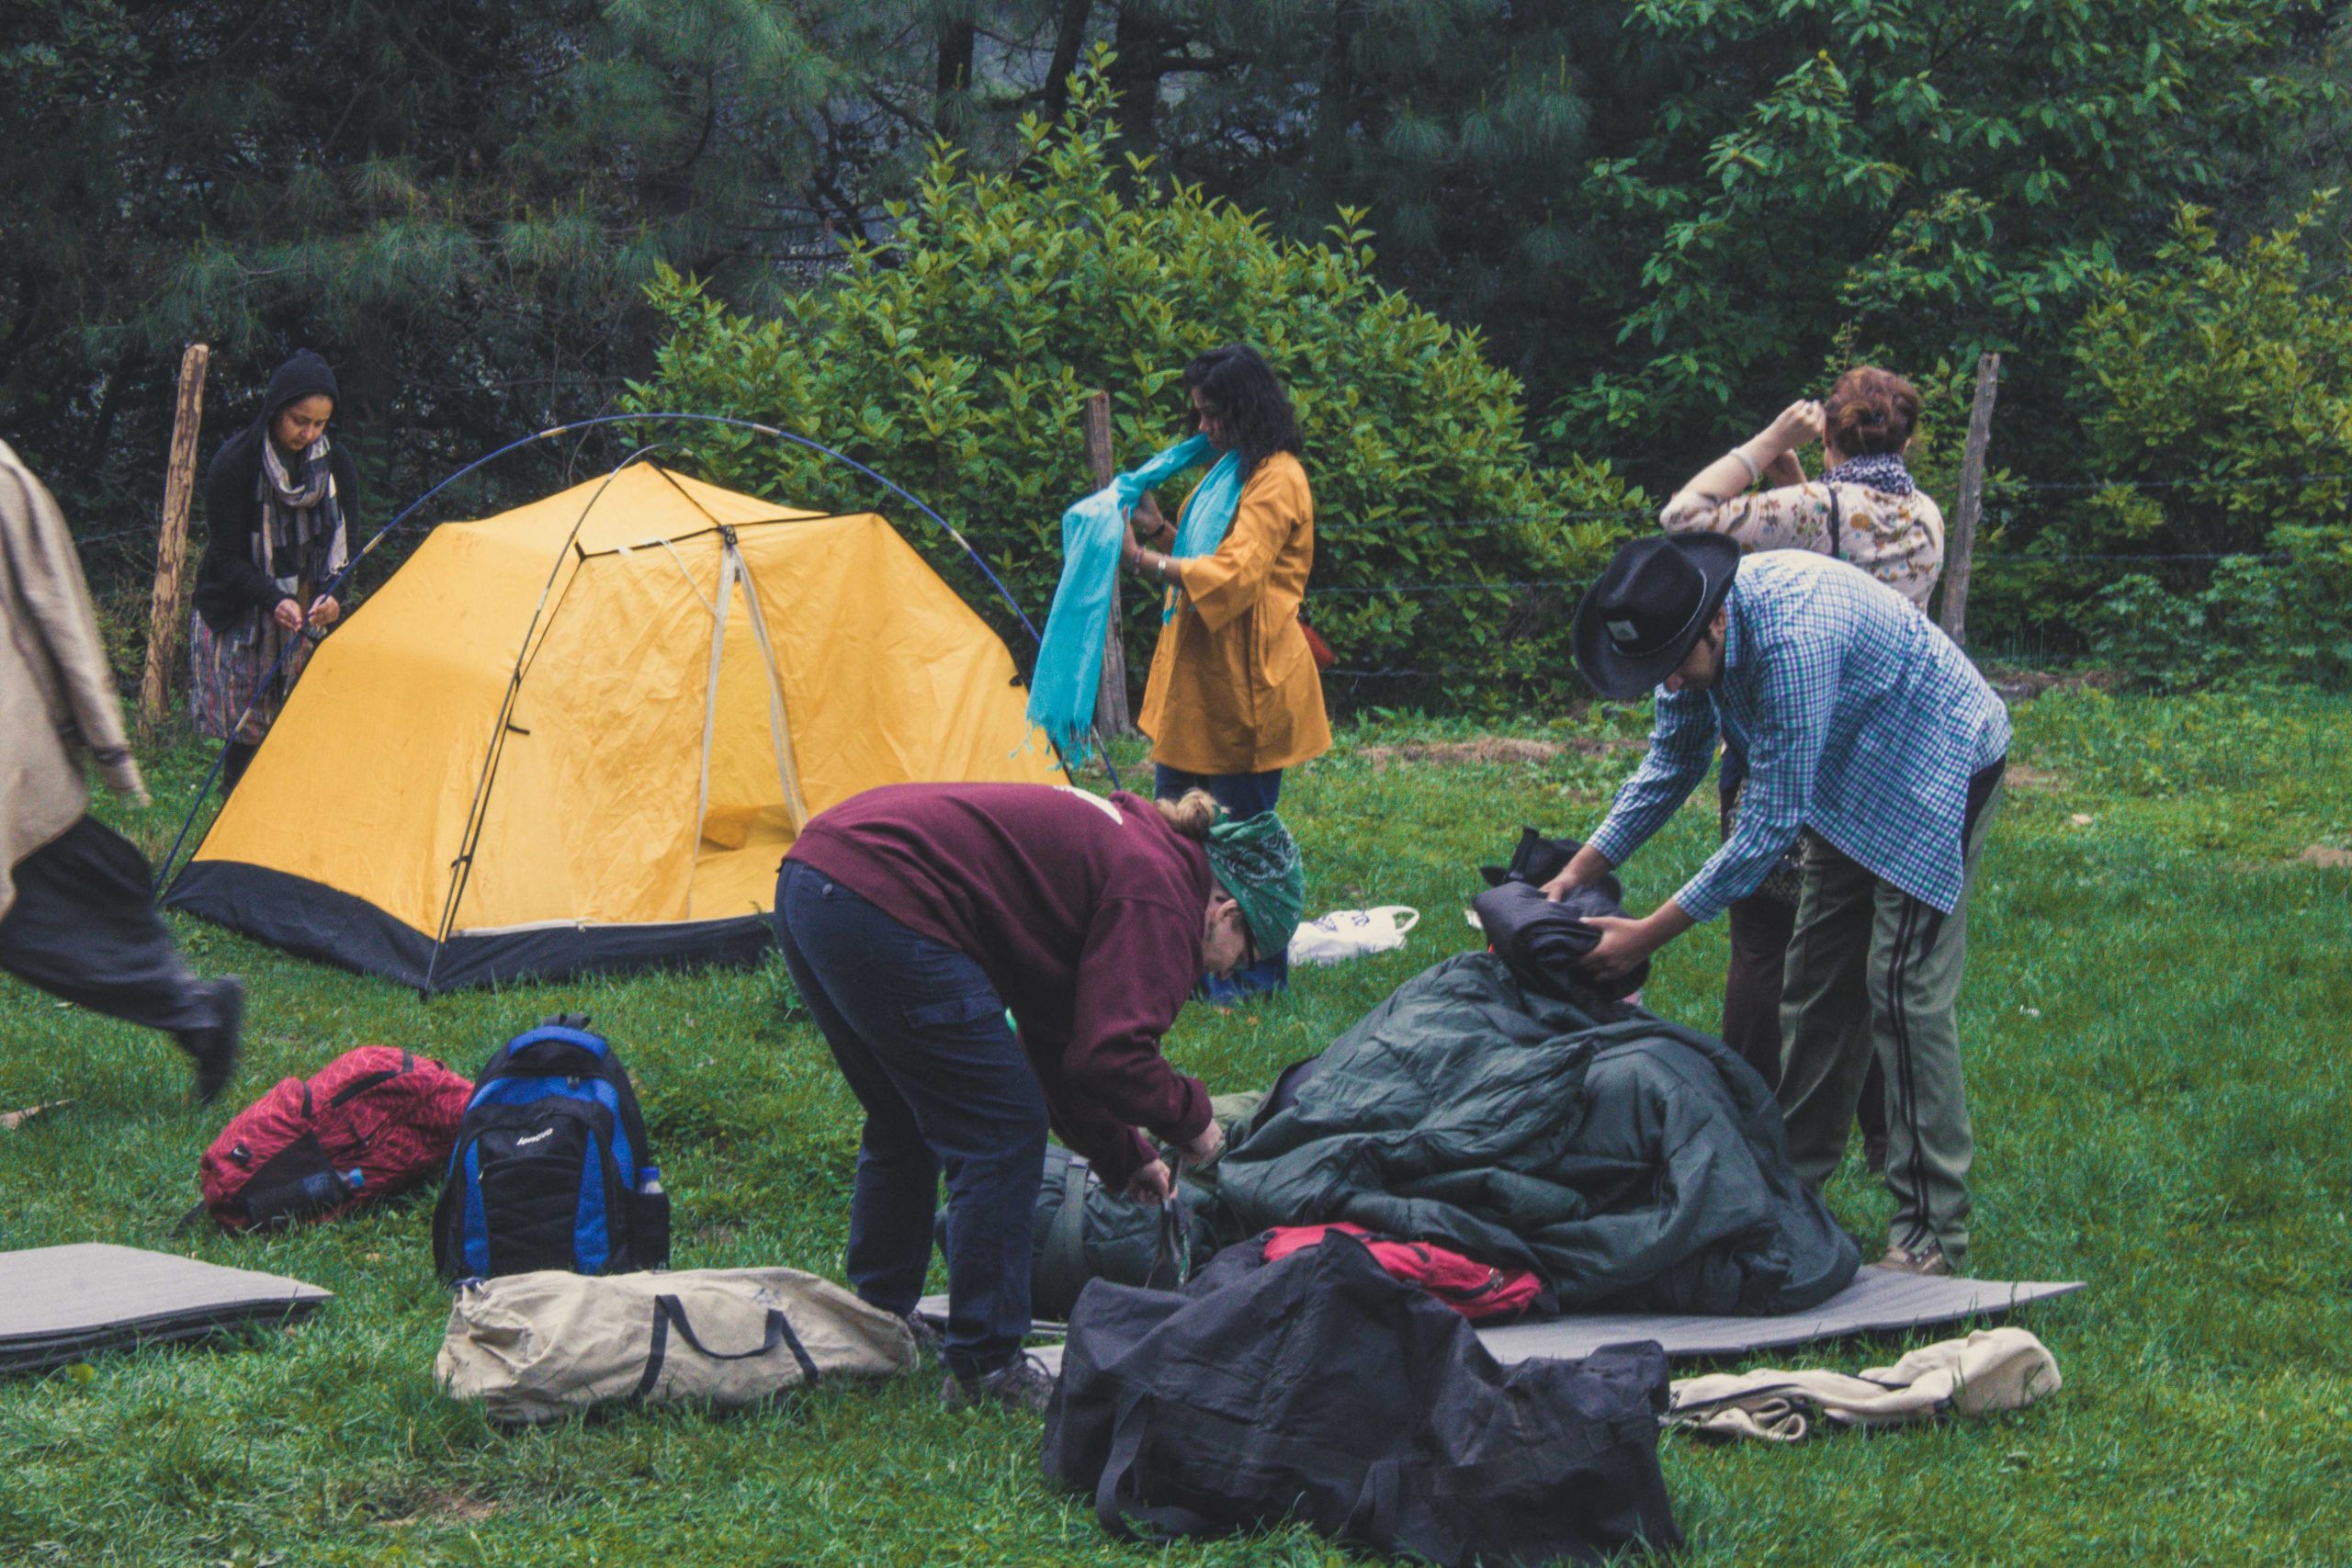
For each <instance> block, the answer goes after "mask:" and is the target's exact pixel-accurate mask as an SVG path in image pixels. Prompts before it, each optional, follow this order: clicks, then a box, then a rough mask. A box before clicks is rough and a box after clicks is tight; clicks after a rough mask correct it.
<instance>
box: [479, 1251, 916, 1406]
mask: <svg viewBox="0 0 2352 1568" xmlns="http://www.w3.org/2000/svg"><path fill="white" fill-rule="evenodd" d="M915 1358H916V1350H915V1341H914V1335H913V1332H912V1331H911V1330H910V1329H909V1328H908V1326H907V1325H906V1324H905V1323H904V1322H903V1321H901V1320H900V1319H899V1318H898V1317H897V1316H895V1315H894V1314H890V1313H887V1312H884V1311H882V1310H881V1309H880V1308H878V1307H871V1306H868V1305H866V1304H865V1303H864V1302H862V1301H859V1300H858V1299H857V1298H856V1297H855V1296H854V1295H852V1294H851V1293H850V1292H847V1291H845V1290H842V1288H841V1287H840V1286H839V1285H836V1284H833V1283H831V1282H830V1281H828V1280H820V1279H819V1278H818V1277H817V1276H816V1275H814V1274H804V1273H802V1272H801V1271H800V1270H799V1269H679V1270H677V1271H675V1272H660V1273H647V1274H607V1275H603V1276H600V1277H594V1278H591V1277H588V1276H583V1275H579V1274H571V1273H566V1272H564V1271H563V1270H561V1269H543V1270H540V1271H538V1272H536V1273H530V1274H504V1275H501V1276H499V1277H498V1278H496V1279H492V1280H468V1281H467V1282H466V1283H465V1284H464V1285H462V1286H461V1287H459V1289H458V1299H457V1301H456V1303H454V1304H452V1305H451V1307H450V1308H449V1328H448V1332H447V1335H446V1336H445V1337H443V1339H442V1341H441V1354H440V1356H439V1357H438V1359H435V1362H434V1367H433V1371H434V1375H435V1377H436V1378H438V1379H439V1380H440V1382H441V1386H442V1387H444V1388H445V1389H447V1391H448V1392H449V1393H450V1394H451V1396H452V1397H454V1398H458V1399H479V1400H481V1402H482V1404H483V1405H484V1407H485V1408H486V1409H487V1410H488V1412H489V1414H490V1416H491V1418H492V1419H493V1420H498V1421H552V1420H554V1419H555V1418H556V1417H558V1416H562V1415H564V1414H565V1413H566V1412H568V1411H572V1410H584V1409H586V1408H588V1407H590V1406H592V1405H597V1404H609V1403H614V1402H617V1401H624V1400H627V1401H660V1400H673V1399H696V1400H703V1401H707V1403H709V1404H714V1405H719V1406H732V1405H738V1404H751V1403H752V1402H753V1401H755V1400H760V1399H764V1398H766V1397H767V1396H768V1395H770V1394H772V1393H779V1392H781V1391H783V1390H785V1389H790V1388H797V1387H798V1386H800V1385H801V1384H802V1383H806V1382H816V1381H817V1380H818V1379H820V1378H829V1377H866V1378H872V1377H888V1376H890V1375H892V1374H894V1373H897V1372H904V1371H912V1370H913V1369H914V1365H915Z"/></svg>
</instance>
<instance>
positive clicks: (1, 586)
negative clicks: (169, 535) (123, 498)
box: [0, 442, 147, 915]
mask: <svg viewBox="0 0 2352 1568" xmlns="http://www.w3.org/2000/svg"><path fill="white" fill-rule="evenodd" d="M85 757H87V758H90V759H94V760H95V761H96V762H97V765H98V772H99V776H100V777H102V778H103V779H105V781H106V783H107V787H108V788H109V789H112V790H113V791H114V792H115V793H116V794H118V795H132V796H135V797H136V798H137V799H138V801H139V802H140V803H141V805H144V804H145V803H146V800H147V792H146V789H145V787H144V786H143V785H142V784H141V782H140V778H139V765H138V764H137V763H136V762H134V761H131V758H130V746H129V744H128V742H127V741H126V739H125V738H124V735H123V728H122V707H121V704H120V702H119V699H118V697H117V696H116V694H115V688H114V679H113V676H112V675H111V674H110V673H109V672H108V671H107V659H106V649H105V647H104V645H103V644H102V643H101V642H100V640H99V637H98V621H97V615H96V612H95V611H94V610H93V609H92V608H91V605H90V591H89V588H88V586H87V585H86V584H85V583H84V581H82V563H81V559H80V558H79V557H78V556H76V555H75V554H74V539H73V536H72V535H71V534H69V533H68V532H67V531H66V527H65V515H64V513H62V512H60V511H59V510H58V509H57V502H56V501H55V500H54V499H53V498H52V497H51V495H50V493H49V491H47V490H46V489H44V488H43V487H42V485H41V482H40V480H39V479H35V478H33V476H32V473H31V471H30V470H28V468H26V467H25V466H24V464H22V463H21V462H19V461H17V454H16V453H15V452H13V451H11V450H10V449H9V447H8V446H7V444H6V442H0V915H5V914H6V913H7V911H8V908H9V907H10V906H11V905H13V904H14V903H15V902H16V899H17V887H16V883H15V880H14V878H13V877H12V876H11V873H12V872H13V871H14V869H15V867H16V865H17V862H19V861H21V860H23V859H24V858H25V857H26V856H27V855H28V854H30V853H32V852H33V851H35V850H37V849H40V847H41V846H42V845H43V844H46V843H48V842H49V841H50V840H52V839H55V838H56V837H57V836H58V835H59V834H60V833H62V832H64V831H65V829H68V828H71V827H72V826H74V823H75V822H77V821H79V820H80V819H81V818H82V814H83V813H84V812H85V811H86V810H88V809H89V803H90V795H89V786H88V784H86V783H85V780H84V777H83V764H84V759H85Z"/></svg>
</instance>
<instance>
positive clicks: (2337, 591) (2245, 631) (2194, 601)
mask: <svg viewBox="0 0 2352 1568" xmlns="http://www.w3.org/2000/svg"><path fill="white" fill-rule="evenodd" d="M2272 538H2273V542H2274V543H2275V544H2276V545H2277V546H2278V550H2279V552H2280V553H2279V555H2278V556H2276V557H2255V556H2232V557H2230V558H2227V559H2225V560H2223V561H2222V563H2221V564H2220V566H2219V567H2217V568H2216V569H2215V570H2214V572H2213V581H2212V582H2211V585H2209V586H2208V587H2206V588H2205V589H2204V590H2203V591H2202V592H2196V593H2184V592H2175V591H2173V590H2171V589H2168V588H2166V587H2165V585H2164V584H2162V583H2160V582H2158V581H2155V580H2154V578H2152V577H2149V576H2147V575H2146V574H2145V573H2134V574H2133V575H2131V576H2130V577H2127V578H2125V579H2124V580H2123V581H2120V582H2119V583H2117V584H2115V585H2114V586H2113V587H2111V588H2109V589H2108V590H2107V591H2106V592H2103V593H2102V594H2101V595H2100V596H2099V604H2098V620H2097V633H2096V638H2097V640H2096V642H2095V645H2094V651H2095V652H2096V653H2097V654H2098V656H2099V657H2100V658H2101V659H2102V660H2106V661H2107V662H2109V663H2110V664H2112V665H2113V666H2114V667H2115V668H2116V669H2117V670H2119V671H2122V672H2123V674H2124V675H2125V676H2126V677H2127V678H2128V679H2130V680H2131V682H2132V683H2133V684H2136V685H2143V686H2151V687H2158V688H2165V689H2177V688H2180V687H2186V686H2197V685H2207V684H2222V685H2240V684H2274V685H2275V684H2306V685H2316V686H2321V687H2324V688H2326V689H2328V690H2330V691H2340V690H2343V689H2344V688H2346V686H2352V536H2347V535H2346V530H2345V529H2344V528H2343V527H2342V526H2341V525H2337V526H2334V527H2316V526H2312V525H2295V524H2290V525H2285V526H2282V527H2280V528H2278V530H2276V531H2275V533H2274V534H2273V536H2272Z"/></svg>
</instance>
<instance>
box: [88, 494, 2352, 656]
mask: <svg viewBox="0 0 2352 1568" xmlns="http://www.w3.org/2000/svg"><path fill="white" fill-rule="evenodd" d="M1605 461H1606V462H1607V464H1608V466H1609V467H1611V468H1614V469H1616V470H1617V471H1620V472H1623V471H1624V469H1625V468H1626V465H1625V464H1624V463H1623V461H1622V460H1620V459H1614V458H1611V459H1606V460H1605ZM2325 484H2345V485H2352V472H2312V473H2296V474H2273V475H2247V476H2240V477H2235V478H2228V479H2219V478H2211V477H2201V476H2185V477H2181V478H2177V479H2113V478H2109V479H2101V478H2089V477H2086V478H2073V479H2001V480H1998V481H1997V482H1996V483H1995V484H1994V485H1993V486H1992V487H1991V488H1992V489H1993V491H1995V497H1994V498H1993V499H1992V500H1991V501H1990V502H1989V504H1988V509H1987V510H1988V513H1989V514H1990V515H1991V516H1992V517H1993V518H1994V519H1995V520H1996V521H1997V522H1999V523H2003V524H2007V523H2010V522H2014V521H2015V520H2016V519H2017V518H2018V515H2019V514H2020V503H2021V502H2024V501H2026V500H2027V499H2029V498H2030V497H2033V496H2037V495H2052V496H2063V495H2074V496H2081V495H2092V494H2098V493H2102V492H2106V491H2124V490H2131V491H2205V492H2211V493H2214V494H2222V493H2226V492H2230V491H2256V490H2274V491H2282V490H2290V489H2291V490H2307V489H2310V488H2312V487H2313V486H2317V485H2325ZM1611 522H1613V523H1617V524H1620V525H1623V527H1624V528H1625V530H1626V531H1627V532H1628V533H1629V534H1633V533H1639V532H1643V531H1646V530H1647V529H1650V528H1654V527H1656V526H1657V508H1656V507H1655V506H1653V505H1650V504H1645V503H1637V502H1627V503H1626V504H1624V505H1622V506H1608V507H1585V508H1572V509H1567V510H1563V511H1558V512H1542V513H1522V514H1510V515H1495V516H1476V517H1436V518H1432V517H1400V516H1381V517H1371V518H1345V517H1324V518H1319V519H1318V520H1317V534H1318V545H1319V547H1320V548H1321V549H1322V550H1323V552H1324V553H1325V556H1326V558H1327V559H1330V558H1341V557H1343V552H1344V551H1345V549H1346V547H1347V541H1348V540H1350V539H1351V538H1356V537H1361V536H1376V535H1380V534H1384V533H1402V532H1412V533H1426V532H1430V531H1437V532H1453V531H1464V532H1478V531H1485V532H1496V531H1505V530H1518V531H1522V532H1525V531H1545V530H1551V529H1557V528H1566V527H1571V526H1574V525H1579V524H1588V523H1611ZM157 536H158V527H157V525H155V524H154V523H152V522H150V523H143V524H140V525H133V526H128V527H117V528H109V529H106V530H103V531H101V532H98V533H95V534H83V535H78V536H75V540H74V543H75V544H76V546H77V547H80V548H81V549H82V550H83V551H84V552H85V558H87V556H88V555H90V554H92V553H96V554H97V555H99V556H101V557H104V558H109V564H110V565H111V566H112V567H113V568H114V571H113V572H110V573H109V574H108V575H110V576H111V575H119V574H128V573H136V572H138V571H140V570H142V569H143V570H149V571H152V570H153V566H154V561H155V550H156V541H157ZM2232 559H2248V560H2253V561H2256V562H2266V563H2274V564H2275V563H2278V562H2281V561H2284V560H2285V559H2286V558H2285V557H2283V556H2279V555H2277V554H2275V553H2270V552H2267V551H2260V550H2145V551H2135V550H2034V549H2031V548H2030V547H2029V548H2027V549H2023V550H2018V551H2006V550H1996V551H1991V552H1986V553H1984V554H1982V555H1980V556H1979V558H1978V561H1977V565H1978V566H1979V567H1980V568H1991V569H1996V570H2030V569H2033V568H2039V567H2055V566H2084V565H2091V566H2098V567H2106V568H2109V569H2113V571H2114V575H2115V577H2117V578H2119V579H2120V577H2122V576H2124V575H2125V574H2126V573H2128V572H2131V571H2135V570H2146V569H2148V568H2151V567H2188V566H2217V565H2218V564H2219V563H2221V562H2222V561H2224V560H2232ZM1586 586H1587V584H1586V581H1584V580H1582V579H1577V578H1565V577H1498V578H1491V579H1475V578H1474V579H1464V578H1447V579H1440V580H1431V581H1414V580H1401V581H1388V582H1380V583H1369V584H1366V583H1329V584H1310V585H1309V587H1308V588H1307V590H1306V598H1307V601H1308V604H1309V605H1310V616H1309V618H1310V619H1311V618H1312V611H1311V606H1312V605H1313V604H1315V603H1317V602H1329V603H1333V604H1339V603H1344V602H1347V601H1350V600H1360V599H1364V598H1396V599H1430V598H1445V599H1453V600H1460V599H1465V598H1484V599H1487V600H1491V601H1497V602H1498V607H1499V604H1510V603H1513V602H1516V601H1521V600H1524V599H1526V598H1527V596H1529V595H1532V594H1537V593H1547V592H1548V593H1557V594H1562V595H1572V594H1576V593H1580V592H1582V591H1583V590H1584V588H1585V587H1586ZM1994 651H1995V652H1996V657H1997V656H2013V655H2014V654H2015V653H2016V652H2017V651H2018V650H2015V649H1996V650H1994ZM2031 651H2032V652H2033V653H2034V654H2035V655H2036V656H2045V657H2046V656H2048V654H2049V653H2050V652H2051V651H2052V650H2051V649H2049V647H2048V646H2047V644H2041V645H2037V646H2036V647H2035V648H2034V649H2031ZM1492 673H1493V671H1491V670H1489V669H1485V668H1481V667H1478V666H1471V665H1442V666H1423V665H1418V664H1379V665H1373V666H1351V665H1349V664H1346V663H1345V662H1342V663H1340V664H1338V665H1335V666H1334V667H1332V668H1331V669H1329V670H1327V671H1324V674H1325V675H1326V676H1327V677H1328V678H1329V679H1332V680H1337V681H1341V682H1348V683H1349V684H1350V685H1351V687H1352V686H1355V685H1359V684H1362V683H1364V682H1408V681H1419V682H1438V681H1458V680H1465V679H1472V678H1478V677H1485V676H1490V675H1492Z"/></svg>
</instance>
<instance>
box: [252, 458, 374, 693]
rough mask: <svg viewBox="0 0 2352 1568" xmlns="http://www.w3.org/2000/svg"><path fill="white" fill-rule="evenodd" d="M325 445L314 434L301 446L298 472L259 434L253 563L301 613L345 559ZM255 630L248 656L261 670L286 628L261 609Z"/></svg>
mask: <svg viewBox="0 0 2352 1568" xmlns="http://www.w3.org/2000/svg"><path fill="white" fill-rule="evenodd" d="M331 450H332V448H331V447H330V446H328V443H327V438H326V437H325V436H323V435H322V436H320V437H319V438H318V439H317V440H316V441H313V442H311V445H310V446H308V447H306V448H305V449H304V450H303V453H302V456H301V459H300V468H299V469H298V471H297V472H295V473H290V474H289V473H288V471H287V468H286V462H285V459H283V458H281V457H279V456H278V455H277V442H275V441H272V440H271V439H269V437H268V435H267V434H264V435H263V437H262V443H261V476H260V478H259V479H256V480H255V481H254V500H255V501H256V502H259V504H260V506H261V526H260V527H258V528H256V529H254V565H255V566H257V567H259V568H261V570H262V571H263V572H264V573H265V574H266V576H267V577H268V578H269V580H270V581H272V582H275V583H277V591H278V592H280V593H289V594H291V595H293V597H294V602H295V603H296V604H299V605H300V606H301V608H302V611H303V613H304V614H305V615H308V614H309V613H310V608H311V600H312V599H314V598H316V597H317V596H318V595H319V594H320V593H321V592H324V590H325V588H326V585H327V584H328V583H329V582H332V581H334V575H335V573H337V572H339V571H341V570H343V568H344V564H345V562H346V561H347V560H349V559H350V549H349V544H348V541H347V540H346V538H345V529H344V526H343V507H342V504H341V503H340V502H338V501H337V499H336V497H335V491H334V468H332V467H331V466H330V465H329V463H328V462H327V454H328V452H329V451H331ZM255 631H256V634H257V635H256V637H255V638H254V658H255V659H256V660H259V661H260V662H259V668H261V669H264V670H266V669H268V668H269V667H270V666H271V665H272V664H273V663H275V662H277V653H278V649H279V648H280V647H281V646H283V644H284V642H285V638H286V632H285V630H284V628H282V627H281V626H278V624H277V620H276V619H275V618H274V617H273V616H271V615H267V614H264V615H261V616H260V617H259V624H258V626H256V627H255ZM280 679H281V681H282V680H283V679H284V676H283V675H282V674H281V676H280Z"/></svg>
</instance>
